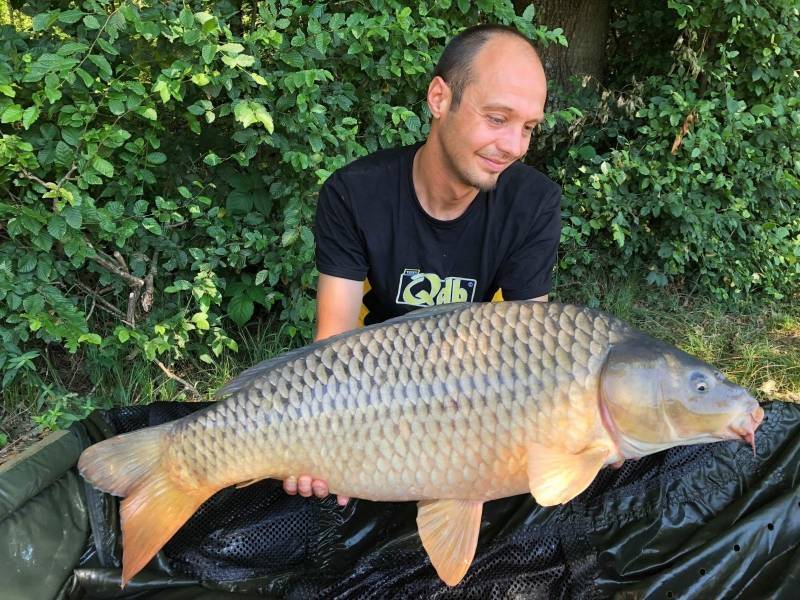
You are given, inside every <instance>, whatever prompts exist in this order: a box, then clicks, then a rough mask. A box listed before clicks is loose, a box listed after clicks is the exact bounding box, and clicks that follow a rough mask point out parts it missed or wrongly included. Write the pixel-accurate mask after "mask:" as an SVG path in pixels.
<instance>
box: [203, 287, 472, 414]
mask: <svg viewBox="0 0 800 600" xmlns="http://www.w3.org/2000/svg"><path fill="white" fill-rule="evenodd" d="M470 304H473V303H470V302H458V303H454V304H440V305H438V306H431V307H426V308H418V309H416V310H412V311H411V312H408V313H406V314H404V315H400V316H399V317H394V318H392V319H389V320H387V321H383V322H382V323H375V324H374V325H367V326H366V327H361V328H359V329H353V330H351V331H345V332H344V333H340V334H338V335H334V336H331V337H329V338H326V339H324V340H321V341H319V342H313V343H311V344H308V345H307V346H303V347H302V348H295V349H294V350H289V351H288V352H284V353H283V354H281V355H280V356H275V357H273V358H268V359H267V360H265V361H262V362H260V363H258V364H256V365H253V366H252V367H250V368H249V369H245V370H244V371H242V372H241V373H239V375H237V376H236V377H234V378H233V379H231V380H230V381H229V382H228V383H226V384H225V385H224V386H222V387H221V388H220V389H218V390H217V391H216V393H215V394H214V396H215V397H217V398H221V397H222V396H227V395H228V394H233V393H235V392H238V391H239V390H242V389H244V388H245V387H247V386H248V385H249V384H250V383H251V382H252V381H253V380H254V379H256V378H257V377H261V376H262V375H264V374H265V373H268V372H269V371H271V370H273V369H277V368H279V367H282V366H283V365H285V364H286V363H288V362H290V361H293V360H295V359H297V358H300V357H303V356H308V355H309V354H311V353H312V352H314V351H316V350H317V349H318V348H322V347H324V346H328V345H330V344H335V343H336V342H337V341H339V340H341V339H344V338H347V337H350V336H352V335H361V334H362V333H364V332H365V331H370V330H372V329H378V328H379V327H388V326H391V325H394V324H396V323H401V322H403V321H413V320H415V319H423V318H425V317H432V316H436V315H441V314H445V313H449V312H454V311H457V310H462V309H464V308H466V307H467V306H469V305H470Z"/></svg>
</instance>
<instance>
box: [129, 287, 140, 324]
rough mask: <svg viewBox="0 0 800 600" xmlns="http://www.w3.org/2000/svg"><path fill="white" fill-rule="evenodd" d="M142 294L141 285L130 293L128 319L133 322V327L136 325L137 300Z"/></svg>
mask: <svg viewBox="0 0 800 600" xmlns="http://www.w3.org/2000/svg"><path fill="white" fill-rule="evenodd" d="M141 295H142V288H141V287H138V288H136V289H135V290H131V293H130V294H128V313H127V319H128V321H129V322H130V323H131V327H135V326H136V302H137V301H138V300H139V296H141Z"/></svg>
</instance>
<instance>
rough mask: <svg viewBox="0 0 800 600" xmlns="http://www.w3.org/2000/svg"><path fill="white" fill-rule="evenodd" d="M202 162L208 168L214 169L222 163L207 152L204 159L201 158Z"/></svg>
mask: <svg viewBox="0 0 800 600" xmlns="http://www.w3.org/2000/svg"><path fill="white" fill-rule="evenodd" d="M203 162H204V163H205V164H207V165H208V166H209V167H216V166H217V165H218V164H220V163H221V162H222V159H221V158H220V157H219V156H217V155H216V154H214V153H213V152H209V153H208V154H206V156H205V158H203Z"/></svg>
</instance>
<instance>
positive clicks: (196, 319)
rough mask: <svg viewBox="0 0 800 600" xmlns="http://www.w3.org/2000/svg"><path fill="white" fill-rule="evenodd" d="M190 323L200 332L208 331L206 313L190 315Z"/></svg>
mask: <svg viewBox="0 0 800 600" xmlns="http://www.w3.org/2000/svg"><path fill="white" fill-rule="evenodd" d="M192 323H194V324H195V325H196V326H197V328H198V329H200V330H201V331H207V330H208V329H209V325H208V315H207V314H206V313H202V312H197V313H194V314H193V315H192Z"/></svg>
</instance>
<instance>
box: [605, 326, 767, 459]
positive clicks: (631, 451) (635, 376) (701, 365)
mask: <svg viewBox="0 0 800 600" xmlns="http://www.w3.org/2000/svg"><path fill="white" fill-rule="evenodd" d="M600 408H601V413H602V415H603V422H604V424H605V425H606V428H607V429H608V431H609V433H610V434H611V436H612V438H613V439H614V440H615V441H616V442H617V444H618V446H619V450H620V453H621V454H622V456H623V457H624V458H638V457H640V456H645V455H647V454H652V453H654V452H658V451H660V450H664V449H666V448H671V447H672V446H682V445H688V444H700V443H704V442H713V441H719V440H727V439H741V440H743V441H745V442H747V443H748V444H750V445H751V446H752V447H753V452H754V453H755V431H756V429H757V428H758V426H759V425H760V424H761V421H762V420H763V419H764V410H763V409H762V408H761V407H760V406H759V405H758V402H757V401H756V400H755V399H754V398H753V397H752V396H751V395H750V394H749V393H748V392H747V390H745V389H744V388H742V387H741V386H738V385H736V384H734V383H732V382H731V381H728V380H727V379H726V378H725V376H724V375H722V373H720V372H719V371H718V370H717V369H715V368H714V367H712V366H711V365H708V364H706V363H705V362H703V361H701V360H699V359H697V358H695V357H694V356H691V355H690V354H687V353H685V352H683V351H681V350H678V349H677V348H675V347H673V346H670V345H668V344H665V343H663V342H659V341H658V340H654V339H652V338H649V337H647V336H640V337H638V336H637V337H635V338H632V339H629V340H627V341H624V342H621V343H620V344H617V345H615V346H614V347H612V348H611V350H610V351H609V353H608V356H607V358H606V362H605V365H604V367H603V371H602V373H601V381H600Z"/></svg>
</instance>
